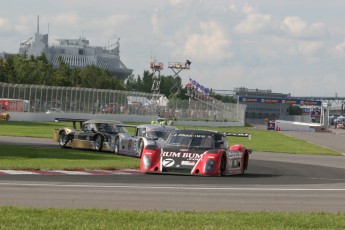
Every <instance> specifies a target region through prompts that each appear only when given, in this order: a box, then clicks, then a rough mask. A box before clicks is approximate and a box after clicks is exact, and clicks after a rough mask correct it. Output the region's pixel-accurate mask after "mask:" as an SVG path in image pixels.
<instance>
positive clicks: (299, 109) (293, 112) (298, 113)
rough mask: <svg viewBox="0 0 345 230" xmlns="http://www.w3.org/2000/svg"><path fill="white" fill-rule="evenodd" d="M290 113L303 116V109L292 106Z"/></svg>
mask: <svg viewBox="0 0 345 230" xmlns="http://www.w3.org/2000/svg"><path fill="white" fill-rule="evenodd" d="M288 111H289V115H302V109H301V107H299V106H297V105H290V106H289V108H288Z"/></svg>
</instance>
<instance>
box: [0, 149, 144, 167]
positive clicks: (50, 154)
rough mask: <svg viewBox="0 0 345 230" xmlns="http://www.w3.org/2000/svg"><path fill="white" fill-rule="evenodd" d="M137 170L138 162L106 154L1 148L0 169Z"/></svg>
mask: <svg viewBox="0 0 345 230" xmlns="http://www.w3.org/2000/svg"><path fill="white" fill-rule="evenodd" d="M128 168H139V159H137V158H132V157H127V156H119V155H114V154H110V153H105V152H104V153H103V152H102V153H98V152H95V151H85V150H75V149H60V148H57V149H53V148H39V147H25V146H10V145H1V154H0V169H17V170H25V169H34V170H38V169H41V170H54V169H55V170H57V169H60V170H83V169H128Z"/></svg>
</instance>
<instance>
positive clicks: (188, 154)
mask: <svg viewBox="0 0 345 230" xmlns="http://www.w3.org/2000/svg"><path fill="white" fill-rule="evenodd" d="M162 156H163V157H181V158H187V159H190V160H198V159H200V158H201V156H202V153H191V152H168V151H163V154H162Z"/></svg>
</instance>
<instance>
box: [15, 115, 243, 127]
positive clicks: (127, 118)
mask: <svg viewBox="0 0 345 230" xmlns="http://www.w3.org/2000/svg"><path fill="white" fill-rule="evenodd" d="M10 116H11V118H10V120H11V121H37V122H46V121H51V122H52V121H55V118H75V119H105V120H116V121H121V122H139V123H151V121H152V120H155V119H157V118H158V117H157V116H140V115H125V114H85V113H53V114H46V113H25V112H24V113H23V112H11V113H10ZM174 125H179V126H184V125H185V126H210V127H229V126H244V121H243V122H215V121H212V122H211V121H208V122H207V121H182V120H176V121H174Z"/></svg>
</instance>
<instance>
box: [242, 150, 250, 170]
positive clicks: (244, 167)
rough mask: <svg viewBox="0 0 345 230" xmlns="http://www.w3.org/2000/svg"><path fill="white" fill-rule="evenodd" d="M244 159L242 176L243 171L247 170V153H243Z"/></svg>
mask: <svg viewBox="0 0 345 230" xmlns="http://www.w3.org/2000/svg"><path fill="white" fill-rule="evenodd" d="M243 157H244V159H243V166H242V174H244V171H246V170H247V169H248V163H249V162H248V158H249V156H248V153H247V152H245V153H244V156H243Z"/></svg>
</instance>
